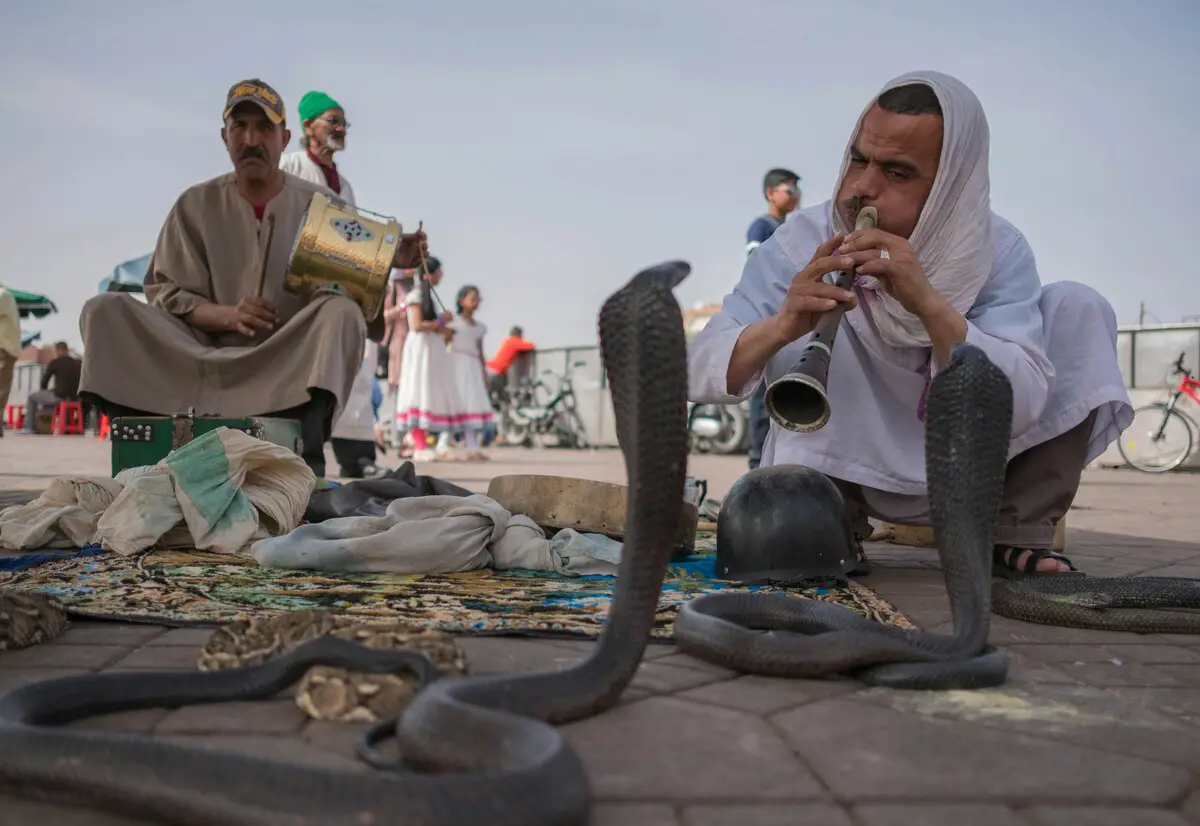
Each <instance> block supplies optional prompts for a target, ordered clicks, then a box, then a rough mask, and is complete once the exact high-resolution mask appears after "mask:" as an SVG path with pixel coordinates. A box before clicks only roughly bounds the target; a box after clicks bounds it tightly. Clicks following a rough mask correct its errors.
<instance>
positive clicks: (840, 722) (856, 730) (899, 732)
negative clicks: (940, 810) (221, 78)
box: [772, 692, 1190, 805]
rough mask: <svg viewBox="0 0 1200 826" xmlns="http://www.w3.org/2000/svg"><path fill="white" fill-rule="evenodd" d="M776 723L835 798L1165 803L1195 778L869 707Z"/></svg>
mask: <svg viewBox="0 0 1200 826" xmlns="http://www.w3.org/2000/svg"><path fill="white" fill-rule="evenodd" d="M901 693H908V692H896V694H901ZM914 693H915V692H914ZM930 693H932V692H930ZM939 693H941V692H939ZM961 693H968V692H961ZM772 721H773V722H774V723H775V725H776V726H777V727H778V728H779V729H780V730H781V731H783V732H784V733H785V734H786V735H787V736H788V737H789V739H790V741H791V743H792V745H793V747H794V748H795V749H796V750H797V751H798V752H799V753H800V754H801V755H802V756H803V757H804V758H805V760H807V761H808V765H809V766H811V767H812V768H813V770H814V771H815V772H816V773H817V774H818V776H820V778H821V779H822V780H824V781H825V782H826V783H827V784H829V786H830V788H832V790H833V792H834V793H835V794H836V795H838V796H839V797H841V798H845V799H849V800H861V801H863V802H869V801H871V800H878V799H880V798H892V799H895V801H896V802H899V801H900V800H903V799H915V800H923V801H930V802H936V801H937V800H938V799H939V798H946V797H953V798H955V799H957V800H961V799H963V798H973V799H976V800H978V801H979V802H981V803H983V802H1006V801H1009V800H1028V799H1030V798H1033V799H1038V798H1040V799H1043V800H1059V801H1063V802H1069V801H1083V800H1086V801H1088V802H1094V801H1097V800H1110V801H1114V802H1122V801H1123V802H1128V803H1134V802H1136V803H1149V804H1155V805H1162V804H1165V803H1167V802H1168V801H1170V800H1171V799H1172V798H1174V797H1176V796H1178V795H1179V794H1181V793H1182V792H1183V790H1184V788H1185V787H1186V786H1187V783H1188V781H1189V779H1190V773H1189V772H1187V771H1185V770H1183V769H1180V768H1177V767H1174V766H1168V765H1164V764H1161V763H1153V762H1151V761H1149V760H1144V759H1141V758H1137V757H1126V756H1123V755H1116V754H1109V753H1106V752H1101V751H1097V750H1093V749H1086V748H1082V747H1077V746H1074V745H1069V744H1065V743H1055V742H1048V741H1045V740H1040V739H1035V738H1033V737H1028V736H1024V735H1020V734H1014V733H1009V732H1005V731H997V730H994V729H991V728H989V727H986V726H980V725H973V724H967V723H958V724H950V723H948V722H943V721H936V720H931V719H928V718H922V717H919V716H916V715H912V714H907V713H904V712H901V711H897V710H895V709H891V708H882V707H878V706H875V705H873V704H872V703H871V702H866V701H855V700H851V699H831V700H823V701H820V702H817V703H810V704H808V705H805V706H801V707H800V708H798V709H793V710H791V711H785V712H783V713H781V714H778V715H776V716H774V717H773V718H772Z"/></svg>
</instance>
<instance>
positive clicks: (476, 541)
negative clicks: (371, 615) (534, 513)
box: [250, 494, 620, 575]
mask: <svg viewBox="0 0 1200 826" xmlns="http://www.w3.org/2000/svg"><path fill="white" fill-rule="evenodd" d="M250 553H251V555H252V556H253V557H254V559H255V560H257V561H258V563H259V564H260V565H264V566H266V567H271V568H287V569H294V570H313V571H328V572H338V571H342V572H350V573H394V574H443V573H453V572H455V571H473V570H476V569H479V568H488V567H491V568H495V569H496V570H500V571H503V570H510V569H524V570H534V571H556V572H558V573H562V574H569V575H592V574H610V575H611V574H615V573H616V570H617V564H618V563H619V562H620V543H617V542H614V541H612V540H611V539H608V538H607V537H604V536H599V535H593V534H580V533H577V532H576V531H560V532H559V533H558V534H556V535H555V537H554V539H553V540H549V539H546V535H545V532H543V531H542V529H541V528H540V527H538V526H537V524H536V523H535V522H534V521H533V520H532V519H530V518H529V517H527V516H522V515H520V514H512V513H509V512H508V511H507V510H505V509H504V508H503V507H501V505H500V504H499V503H498V502H496V501H495V500H494V499H490V498H488V497H487V496H483V495H482V494H473V495H471V496H466V497H462V496H415V497H411V498H405V499H396V500H395V501H393V502H392V503H391V504H390V505H388V509H387V511H386V512H385V513H384V515H383V516H346V517H342V518H339V519H328V520H326V521H324V522H318V523H314V524H310V525H302V526H300V527H299V528H296V529H295V530H294V531H292V532H291V533H289V534H286V535H284V536H277V537H271V538H268V539H263V540H260V541H258V542H256V543H255V544H254V545H253V547H251V549H250Z"/></svg>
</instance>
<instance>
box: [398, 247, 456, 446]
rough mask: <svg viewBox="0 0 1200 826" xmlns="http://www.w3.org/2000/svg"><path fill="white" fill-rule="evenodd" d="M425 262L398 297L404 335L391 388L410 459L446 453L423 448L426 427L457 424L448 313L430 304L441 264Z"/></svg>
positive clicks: (452, 427) (450, 428)
mask: <svg viewBox="0 0 1200 826" xmlns="http://www.w3.org/2000/svg"><path fill="white" fill-rule="evenodd" d="M426 267H427V273H426V274H423V275H421V276H420V277H419V279H418V280H417V283H416V284H415V286H414V289H412V290H410V291H409V293H408V295H406V296H405V297H404V302H405V304H406V305H407V307H408V335H407V336H405V337H404V355H403V357H402V362H401V365H400V385H399V387H397V388H396V428H397V429H398V430H407V431H408V432H409V434H410V435H411V436H412V443H413V461H417V462H430V461H436V460H438V459H446V458H451V457H450V454H449V451H448V450H445V449H443V447H442V446H441V445H439V446H438V450H437V451H433V450H430V449H429V442H428V431H430V430H435V431H438V430H440V431H443V432H444V431H450V432H454V431H456V430H458V429H460V427H461V426H462V417H461V414H460V408H461V403H460V402H459V399H458V384H457V382H456V381H455V380H454V363H453V361H452V359H451V357H450V353H449V352H448V351H447V349H446V345H447V343H448V342H449V341H450V339H451V338H452V337H453V335H454V331H453V330H451V329H450V328H449V327H448V326H447V324H448V323H449V322H450V321H451V320H452V319H453V316H452V315H451V314H450V313H448V312H445V313H442V314H441V315H440V316H439V315H438V313H437V311H436V309H435V308H434V306H433V291H432V289H431V285H433V286H436V285H437V284H438V282H440V281H441V280H442V265H441V262H440V261H438V259H436V258H434V257H433V256H430V257H429V259H428V260H427V261H426Z"/></svg>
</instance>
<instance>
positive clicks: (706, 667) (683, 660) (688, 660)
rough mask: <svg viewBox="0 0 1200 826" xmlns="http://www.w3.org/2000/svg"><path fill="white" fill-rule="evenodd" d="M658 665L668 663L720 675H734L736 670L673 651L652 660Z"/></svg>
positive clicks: (727, 676)
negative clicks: (673, 652)
mask: <svg viewBox="0 0 1200 826" xmlns="http://www.w3.org/2000/svg"><path fill="white" fill-rule="evenodd" d="M654 662H655V663H656V664H659V665H670V666H675V667H678V668H694V669H696V670H697V671H705V672H707V673H709V674H718V675H720V676H722V677H726V678H729V677H735V676H737V672H736V671H734V670H733V669H731V668H724V667H722V666H719V665H714V664H712V663H710V662H706V661H705V660H702V659H700V658H699V657H693V656H692V655H691V654H682V653H675V654H671V655H669V656H666V657H659V658H657V659H655V660H654Z"/></svg>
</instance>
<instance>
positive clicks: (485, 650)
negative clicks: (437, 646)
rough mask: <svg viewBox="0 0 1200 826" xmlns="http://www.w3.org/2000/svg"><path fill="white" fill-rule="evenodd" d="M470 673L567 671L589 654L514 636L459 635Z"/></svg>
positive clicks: (546, 642)
mask: <svg viewBox="0 0 1200 826" xmlns="http://www.w3.org/2000/svg"><path fill="white" fill-rule="evenodd" d="M457 642H458V644H459V645H460V646H461V647H462V650H463V652H464V653H465V654H466V655H467V667H468V669H469V671H470V673H471V674H524V673H530V672H538V671H565V670H566V669H568V668H572V667H573V666H575V665H578V664H579V663H580V662H582V661H583V660H584V659H586V658H587V657H588V655H589V654H590V651H579V650H577V649H573V648H567V647H564V646H562V645H555V644H554V643H552V642H549V641H547V640H529V639H514V638H511V637H459V638H458V639H457Z"/></svg>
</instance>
